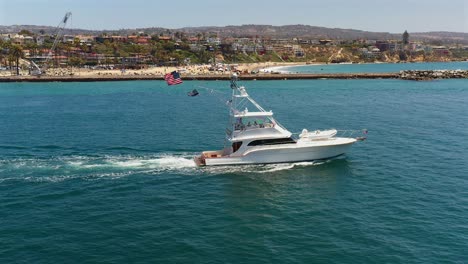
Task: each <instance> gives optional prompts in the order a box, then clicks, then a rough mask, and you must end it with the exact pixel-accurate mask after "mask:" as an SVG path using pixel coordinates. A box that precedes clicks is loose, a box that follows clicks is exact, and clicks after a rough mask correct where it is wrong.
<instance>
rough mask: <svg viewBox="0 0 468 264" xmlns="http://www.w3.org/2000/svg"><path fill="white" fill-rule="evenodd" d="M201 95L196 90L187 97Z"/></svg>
mask: <svg viewBox="0 0 468 264" xmlns="http://www.w3.org/2000/svg"><path fill="white" fill-rule="evenodd" d="M199 94H200V93H199V92H198V91H197V90H196V89H194V90H193V91H191V92H189V93H187V95H188V96H191V97H195V96H197V95H199Z"/></svg>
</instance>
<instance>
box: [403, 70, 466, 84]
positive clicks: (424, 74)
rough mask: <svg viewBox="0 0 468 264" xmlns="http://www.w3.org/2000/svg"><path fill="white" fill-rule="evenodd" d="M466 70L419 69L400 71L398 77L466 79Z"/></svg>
mask: <svg viewBox="0 0 468 264" xmlns="http://www.w3.org/2000/svg"><path fill="white" fill-rule="evenodd" d="M466 78H468V70H421V71H414V70H412V71H401V72H400V79H403V80H412V81H426V80H434V79H466Z"/></svg>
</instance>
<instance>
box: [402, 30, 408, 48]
mask: <svg viewBox="0 0 468 264" xmlns="http://www.w3.org/2000/svg"><path fill="white" fill-rule="evenodd" d="M403 44H404V45H408V44H409V34H408V31H406V30H405V33H403Z"/></svg>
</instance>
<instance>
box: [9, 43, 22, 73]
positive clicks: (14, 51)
mask: <svg viewBox="0 0 468 264" xmlns="http://www.w3.org/2000/svg"><path fill="white" fill-rule="evenodd" d="M10 55H11V56H12V57H13V58H14V59H15V60H16V75H19V60H20V58H24V52H23V48H22V47H21V46H18V45H12V47H11V49H10Z"/></svg>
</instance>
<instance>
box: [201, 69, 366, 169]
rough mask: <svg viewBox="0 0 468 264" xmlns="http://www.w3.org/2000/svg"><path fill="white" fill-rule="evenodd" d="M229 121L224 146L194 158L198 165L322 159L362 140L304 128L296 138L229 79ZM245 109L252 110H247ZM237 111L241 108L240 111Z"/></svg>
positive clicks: (342, 152)
mask: <svg viewBox="0 0 468 264" xmlns="http://www.w3.org/2000/svg"><path fill="white" fill-rule="evenodd" d="M231 88H232V99H231V100H230V101H229V104H230V122H229V127H228V128H227V129H226V142H227V144H226V147H225V148H224V149H223V150H219V151H205V152H203V153H201V155H199V156H196V157H195V158H194V160H195V162H196V164H197V165H198V166H216V165H240V164H267V163H285V162H300V161H312V160H322V159H328V158H333V157H337V156H340V155H342V154H344V153H346V152H347V151H348V150H349V148H350V147H351V145H353V144H354V143H356V142H357V141H359V140H364V139H365V137H360V138H352V137H336V134H337V133H338V131H337V130H336V129H330V130H324V131H320V130H315V131H312V132H309V131H308V130H306V129H304V130H303V131H302V133H301V134H300V135H299V137H298V138H293V134H292V133H291V132H289V131H288V130H287V129H286V128H284V127H283V126H282V125H280V124H279V123H278V122H277V121H276V120H275V119H274V118H273V112H271V111H265V110H264V109H263V108H262V107H261V106H260V105H259V104H258V103H257V102H256V101H255V100H253V99H252V98H251V97H250V96H249V94H248V93H247V91H246V89H245V87H243V86H238V84H237V75H233V77H232V79H231ZM247 106H251V107H253V108H255V110H254V111H249V110H248V108H247ZM240 108H244V109H243V110H241V109H240Z"/></svg>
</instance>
